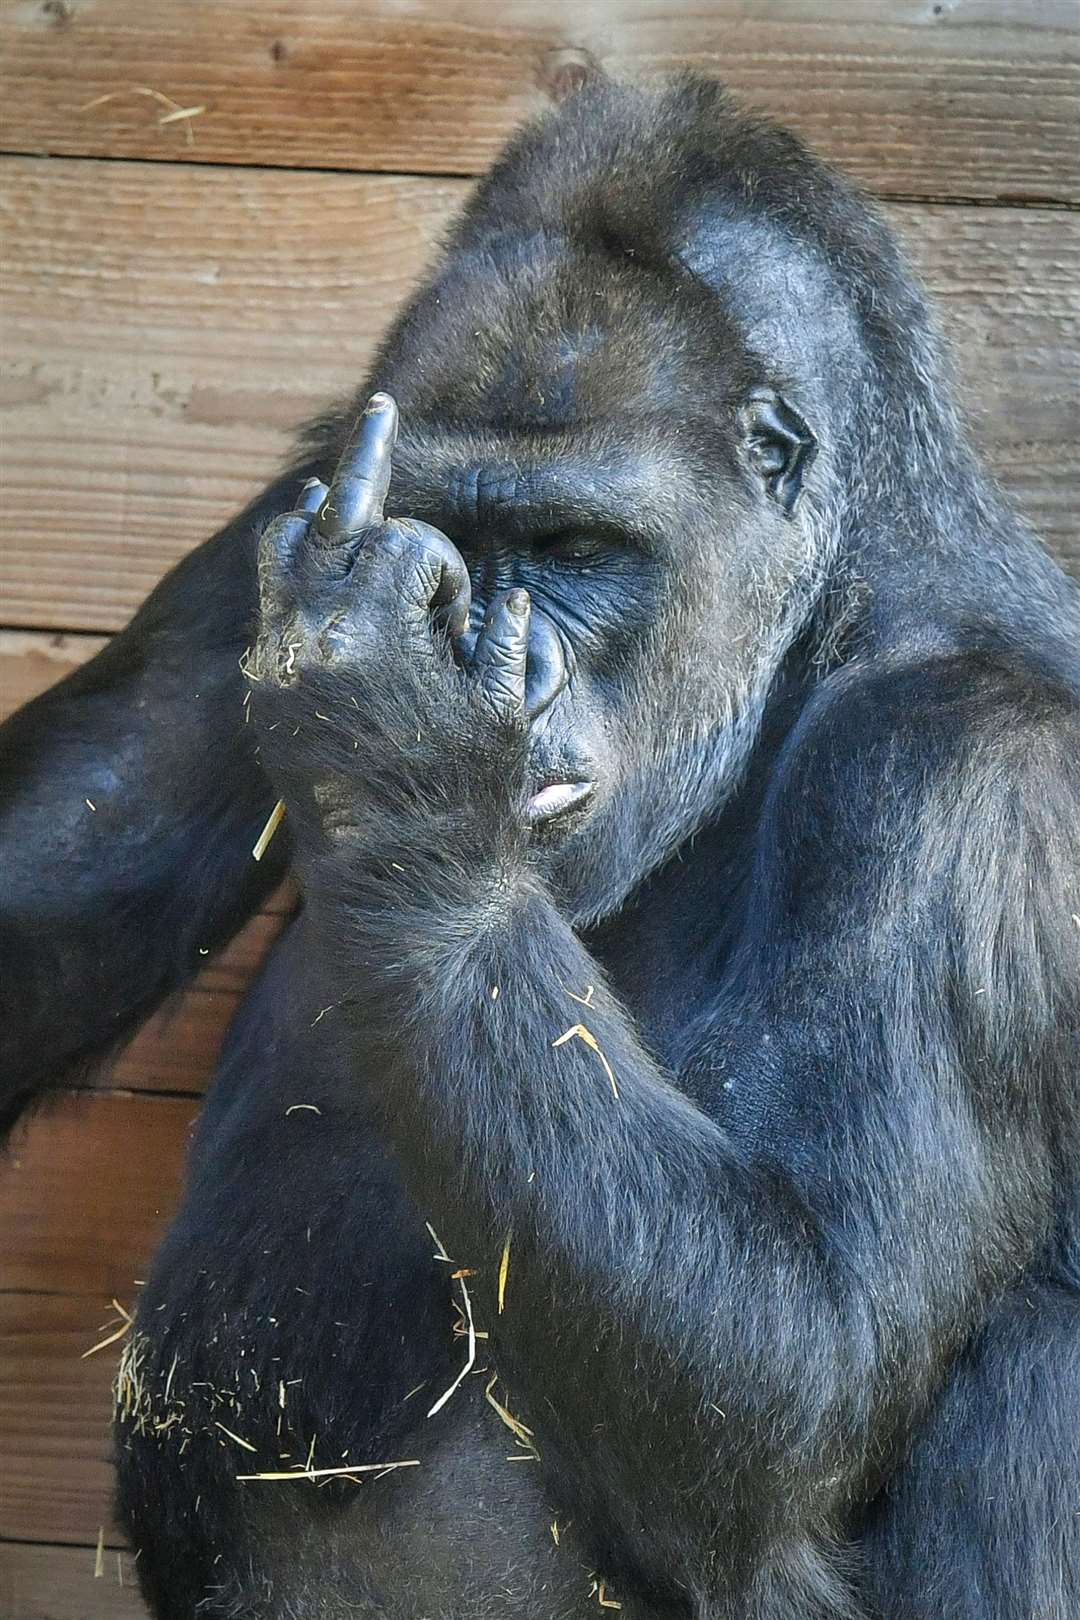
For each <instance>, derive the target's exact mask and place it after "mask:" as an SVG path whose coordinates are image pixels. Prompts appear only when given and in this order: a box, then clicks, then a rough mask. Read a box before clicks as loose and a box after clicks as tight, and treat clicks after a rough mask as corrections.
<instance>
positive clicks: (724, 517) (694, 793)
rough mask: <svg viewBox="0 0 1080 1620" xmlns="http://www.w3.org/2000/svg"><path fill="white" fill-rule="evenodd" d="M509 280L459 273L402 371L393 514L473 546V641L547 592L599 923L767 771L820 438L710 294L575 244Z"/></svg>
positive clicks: (576, 846)
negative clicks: (515, 594) (495, 612)
mask: <svg viewBox="0 0 1080 1620" xmlns="http://www.w3.org/2000/svg"><path fill="white" fill-rule="evenodd" d="M517 246H518V247H520V244H518V245H517ZM522 262H524V263H525V264H526V268H525V269H522V268H521V263H522ZM498 268H499V272H500V273H499V274H495V272H494V271H493V270H492V266H491V265H490V264H488V265H487V266H486V268H485V279H484V280H483V282H482V287H483V296H482V297H479V298H478V297H477V294H476V283H475V282H474V284H473V286H472V287H471V288H470V287H469V286H468V285H467V284H466V282H465V281H463V279H462V277H461V272H460V265H458V264H455V263H453V262H452V268H451V271H450V272H448V273H447V274H445V275H444V276H443V278H442V280H441V281H439V282H437V283H436V285H435V286H434V287H433V288H432V289H431V290H430V291H429V292H428V293H426V294H425V295H424V296H423V297H422V298H421V299H420V300H419V301H418V302H417V304H416V305H414V306H413V308H412V309H411V310H410V311H408V312H407V313H406V315H405V317H404V318H403V320H402V322H401V323H400V325H399V328H398V330H397V332H396V334H395V336H394V338H393V339H392V341H391V343H390V345H389V346H388V348H387V350H386V352H385V354H384V356H383V360H382V363H381V364H380V366H379V369H378V372H377V374H376V381H377V383H378V385H379V386H380V387H383V388H385V389H387V390H388V391H389V392H391V393H393V394H394V395H395V397H396V398H397V400H398V403H399V406H400V409H401V436H400V438H399V441H398V447H397V451H396V454H395V458H394V477H393V482H392V485H391V490H390V498H389V500H388V503H387V511H388V513H389V514H391V515H394V514H398V515H409V516H412V517H416V518H421V519H423V520H425V521H427V522H429V523H432V524H434V525H435V526H436V527H437V528H439V529H441V530H442V531H443V532H444V533H445V534H447V535H448V536H449V537H450V539H451V540H453V542H454V544H455V545H456V546H457V547H458V549H459V550H460V551H461V553H462V555H463V556H464V558H465V561H466V563H467V565H468V568H469V573H470V576H471V581H472V590H473V606H472V617H471V629H472V631H473V633H475V630H476V628H477V627H478V626H479V624H480V623H481V621H482V619H483V616H484V613H485V611H486V610H487V608H488V606H489V605H490V604H491V602H492V599H493V598H494V597H495V596H496V595H497V593H499V592H502V591H505V590H507V589H508V588H510V587H511V586H522V587H524V588H525V589H526V590H527V591H528V592H529V595H530V597H531V599H532V625H533V629H532V637H531V641H530V667H529V693H528V706H529V711H530V717H531V726H530V736H531V775H532V781H531V783H530V789H529V790H530V794H531V800H530V812H531V816H532V818H533V820H534V837H535V839H536V842H537V845H538V847H539V848H540V849H542V850H543V853H544V861H545V866H546V871H547V875H548V877H549V880H550V881H551V882H552V883H553V885H554V886H555V888H556V891H557V893H558V895H559V898H560V900H561V901H562V903H563V904H564V905H565V906H566V908H567V909H568V911H569V913H570V914H571V915H572V916H574V918H575V919H576V920H577V921H579V922H585V921H592V920H595V919H597V918H598V917H600V916H602V915H604V914H605V913H607V912H609V911H610V910H612V909H613V908H614V907H616V906H617V905H618V904H619V903H620V902H621V901H622V900H623V899H624V898H625V896H626V895H627V893H628V892H629V891H630V890H631V889H632V888H633V887H634V886H635V884H636V883H637V882H639V881H640V879H641V878H642V877H643V876H644V875H645V874H646V873H647V872H648V871H650V870H651V869H653V868H654V867H655V866H656V865H657V864H658V863H659V862H660V861H662V860H663V859H664V858H665V857H667V856H668V855H669V854H670V853H671V852H672V851H673V850H674V849H675V848H677V847H678V845H679V844H680V843H681V842H682V841H683V840H684V839H685V838H686V837H687V836H688V835H689V834H690V833H692V832H693V831H694V830H695V829H696V828H697V827H698V826H700V825H701V823H702V821H703V820H704V819H705V817H706V816H707V815H709V814H710V813H711V812H713V811H715V810H716V808H717V806H718V805H719V804H720V803H721V802H722V801H723V798H724V796H725V793H726V792H728V791H729V790H730V787H731V785H732V783H733V781H734V779H735V777H736V775H737V773H738V771H739V769H740V767H741V765H742V764H743V762H744V760H745V757H746V753H747V751H748V748H749V745H750V743H751V742H752V740H753V736H754V733H755V730H756V726H757V722H758V720H759V718H760V710H761V705H762V702H763V700H764V694H765V689H766V687H767V685H768V683H769V681H770V680H771V678H772V676H773V675H774V674H775V671H776V667H777V665H778V663H779V661H780V658H781V657H782V655H783V652H784V650H785V648H786V646H787V644H788V642H789V641H790V637H791V634H792V633H793V629H794V628H796V627H797V621H799V620H801V618H802V617H803V616H804V608H803V606H802V604H803V602H804V600H805V598H806V597H807V595H808V590H809V584H810V578H811V575H812V574H813V572H814V562H815V557H814V547H813V545H812V543H811V539H810V531H809V528H808V526H807V525H806V524H805V523H804V522H803V521H802V518H801V513H800V511H799V509H798V497H799V494H800V491H801V487H802V482H803V478H804V475H805V473H806V472H807V470H808V469H809V467H810V465H811V463H812V461H813V458H814V453H815V449H816V445H815V441H814V439H813V436H812V434H811V432H810V429H809V428H808V426H807V424H806V422H805V421H804V420H803V419H802V417H801V416H800V415H799V413H798V412H797V411H796V410H795V409H794V408H793V407H792V406H791V405H790V404H789V403H788V402H787V401H786V400H785V398H784V397H783V396H782V394H781V392H780V390H779V389H778V388H776V387H775V386H773V385H772V384H771V383H770V382H769V381H768V380H767V379H765V378H763V377H762V376H761V374H760V369H761V368H760V367H755V366H754V365H752V364H751V363H750V362H748V360H747V358H746V356H745V354H744V352H743V350H742V348H741V346H740V344H739V342H738V339H737V334H735V333H734V332H732V331H730V330H724V331H721V332H719V333H718V332H717V313H716V306H715V301H712V300H710V301H709V305H708V310H707V315H708V321H709V326H710V330H709V332H708V333H707V335H706V334H703V333H702V332H701V331H700V330H699V328H700V324H701V320H702V312H701V310H700V308H699V304H698V300H697V296H696V289H693V288H691V289H683V290H682V299H681V302H677V301H676V300H674V299H672V297H671V294H670V288H667V287H665V286H664V285H663V284H659V283H658V282H657V279H656V278H654V277H651V276H649V275H648V274H647V273H644V272H638V271H635V270H631V273H630V275H629V276H627V275H626V273H625V271H624V272H622V274H621V275H619V276H616V275H612V274H605V273H603V272H602V271H601V273H599V274H598V273H597V268H596V266H595V265H593V264H592V263H591V262H590V263H586V264H584V265H582V264H580V263H577V264H575V263H574V262H573V258H572V255H570V254H569V253H568V252H566V251H565V249H564V250H563V251H562V252H560V253H559V254H556V255H553V256H552V257H551V258H550V259H549V260H548V261H546V263H544V264H541V265H538V264H537V260H536V258H535V256H531V257H528V258H527V259H526V260H525V261H519V259H518V258H517V257H516V255H515V257H514V263H513V264H512V265H510V266H508V267H507V266H500V267H498ZM448 283H449V284H448ZM447 311H450V312H451V313H450V314H449V315H448V314H447ZM721 357H722V358H721Z"/></svg>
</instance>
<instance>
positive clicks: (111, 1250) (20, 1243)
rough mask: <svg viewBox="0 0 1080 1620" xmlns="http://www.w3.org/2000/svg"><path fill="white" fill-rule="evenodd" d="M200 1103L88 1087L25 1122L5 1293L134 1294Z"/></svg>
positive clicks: (3, 1199)
mask: <svg viewBox="0 0 1080 1620" xmlns="http://www.w3.org/2000/svg"><path fill="white" fill-rule="evenodd" d="M197 1106H198V1104H197V1101H196V1100H195V1099H191V1098H187V1097H154V1096H145V1095H140V1094H138V1093H133V1092H125V1091H102V1092H94V1091H83V1092H80V1093H77V1094H64V1095H62V1096H60V1097H58V1098H57V1099H56V1101H55V1103H54V1104H53V1105H52V1107H51V1108H50V1109H49V1110H47V1111H46V1112H44V1113H42V1114H40V1115H38V1116H37V1117H36V1118H34V1119H31V1120H30V1121H29V1122H28V1123H26V1124H25V1125H22V1126H20V1127H18V1128H17V1130H16V1133H15V1136H14V1137H13V1139H12V1141H11V1144H10V1147H9V1150H8V1153H7V1157H6V1159H5V1163H4V1166H3V1172H2V1174H0V1232H2V1233H3V1234H4V1239H3V1243H2V1244H0V1294H2V1293H4V1292H6V1291H8V1290H23V1291H29V1292H31V1293H33V1292H38V1291H42V1290H44V1291H46V1292H50V1293H64V1294H83V1295H89V1296H91V1297H92V1298H98V1297H100V1298H102V1299H109V1298H110V1297H111V1296H112V1295H115V1296H116V1298H117V1299H119V1300H120V1302H121V1303H122V1304H123V1303H124V1302H126V1301H127V1300H129V1299H130V1297H131V1291H132V1288H133V1286H134V1280H135V1278H137V1277H142V1276H145V1274H146V1270H145V1268H146V1266H147V1265H148V1264H149V1261H150V1257H151V1256H152V1254H153V1252H154V1248H155V1246H156V1243H157V1240H158V1237H159V1235H160V1232H161V1229H162V1226H163V1225H164V1222H165V1221H166V1219H167V1218H168V1216H169V1215H170V1214H171V1213H172V1210H173V1208H174V1206H175V1203H176V1198H177V1195H178V1192H179V1188H180V1182H181V1176H182V1173H183V1165H184V1157H185V1154H186V1152H187V1145H188V1137H189V1132H190V1127H191V1125H192V1122H193V1120H194V1118H195V1114H196V1111H197ZM0 1472H2V1470H0Z"/></svg>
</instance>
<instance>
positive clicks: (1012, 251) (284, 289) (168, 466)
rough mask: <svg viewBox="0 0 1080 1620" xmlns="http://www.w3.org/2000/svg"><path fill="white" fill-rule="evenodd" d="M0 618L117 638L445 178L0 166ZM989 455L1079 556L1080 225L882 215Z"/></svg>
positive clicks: (286, 408)
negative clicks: (924, 283)
mask: <svg viewBox="0 0 1080 1620" xmlns="http://www.w3.org/2000/svg"><path fill="white" fill-rule="evenodd" d="M0 169H2V179H3V182H4V189H5V196H6V216H7V230H6V233H5V251H6V255H7V260H8V263H7V269H6V274H5V275H4V278H3V288H2V294H3V300H4V307H3V316H4V319H3V325H4V331H5V347H6V359H7V370H8V380H7V383H6V395H5V397H6V402H7V409H6V410H5V411H4V416H3V420H4V433H3V457H4V482H5V521H6V525H7V539H6V544H5V547H4V548H3V554H2V556H0V599H2V600H3V601H4V603H5V608H4V613H5V616H6V617H7V619H8V622H9V623H14V624H18V625H25V626H30V625H36V624H37V625H46V626H50V625H56V624H61V625H65V626H69V627H76V628H77V627H83V628H87V629H98V630H102V629H110V628H114V627H116V626H118V625H120V624H121V623H123V622H124V620H125V619H126V618H127V616H128V615H129V614H130V613H131V612H132V610H133V609H134V608H135V607H136V606H137V604H138V603H139V601H140V600H141V599H142V597H143V596H144V595H145V594H146V592H147V591H148V590H149V589H150V587H151V586H152V585H153V584H154V583H155V582H156V580H157V579H158V578H159V576H160V575H161V573H162V572H163V571H164V570H165V569H166V568H167V567H168V566H169V565H170V564H171V563H172V562H174V561H176V560H177V559H178V558H179V557H180V556H181V555H182V554H183V553H184V552H185V551H186V550H187V549H189V548H190V547H191V546H192V545H194V544H196V543H197V542H198V541H199V540H201V539H203V538H204V537H205V536H206V535H207V534H209V533H210V532H211V531H212V530H213V529H214V527H215V526H217V525H218V524H219V523H220V522H221V521H223V520H224V519H225V518H226V517H227V516H228V515H229V513H230V512H231V511H233V510H235V509H236V507H237V506H239V505H240V504H241V502H242V501H244V500H245V499H246V498H247V497H248V496H249V495H251V494H252V493H253V492H254V491H255V489H256V488H257V487H258V486H259V484H260V483H261V482H262V481H263V480H265V479H266V478H267V477H268V476H269V475H270V474H271V473H272V472H273V470H274V468H275V466H276V465H277V464H278V463H279V461H280V459H281V458H282V456H283V455H284V453H285V450H286V447H287V445H288V443H289V441H290V433H289V431H288V429H289V425H290V424H292V423H294V422H296V421H299V420H300V419H302V418H303V417H304V416H305V415H310V414H312V413H314V412H315V411H316V410H317V409H318V408H319V406H320V405H322V404H324V403H325V402H326V401H327V399H329V398H331V397H334V396H335V395H340V394H342V393H344V392H346V391H348V390H351V389H352V387H354V386H355V384H356V382H357V380H358V379H359V378H360V377H361V375H362V373H363V371H364V367H365V365H366V363H367V361H368V359H369V357H370V354H371V352H372V348H373V346H374V343H375V341H376V339H377V337H378V335H379V333H380V332H381V330H382V328H383V327H384V326H385V324H386V322H387V321H388V320H389V318H390V315H391V313H392V312H393V310H394V309H395V307H396V306H397V304H398V303H399V301H400V299H401V297H402V295H403V293H404V292H405V291H406V290H407V289H408V287H409V286H410V285H411V284H412V283H413V282H414V281H415V279H416V277H417V276H418V274H419V273H420V271H421V268H422V266H423V264H424V263H425V261H428V260H430V258H431V257H432V256H433V252H434V243H435V239H436V237H437V235H438V232H439V230H440V228H441V227H442V226H443V225H444V224H445V221H446V219H447V217H448V215H449V213H450V212H451V211H452V209H453V208H454V207H455V206H456V205H457V204H458V203H459V201H460V200H461V198H462V196H463V194H464V187H463V185H462V183H461V182H451V181H446V182H443V181H432V180H422V179H412V178H407V179H383V178H365V179H356V178H353V177H349V176H342V175H330V174H323V175H310V174H307V175H300V174H295V173H292V172H289V171H276V172H275V171H266V172H259V171H255V170H247V171H245V170H234V169H209V168H206V169H194V168H182V167H180V166H157V167H155V166H152V165H148V164H143V163H98V162H76V161H71V160H64V159H55V160H53V161H51V162H49V163H45V164H42V163H39V162H36V161H34V160H24V159H10V160H8V161H7V162H6V163H4V164H3V165H2V166H0ZM891 214H892V217H893V218H894V220H896V221H897V223H898V224H899V225H900V227H901V229H902V230H903V232H904V234H905V236H906V237H907V238H908V239H909V241H910V243H911V245H912V247H913V249H914V251H915V253H916V256H917V258H918V259H919V260H920V262H921V264H922V268H923V272H924V274H925V275H926V277H927V279H928V281H929V283H930V286H931V288H932V289H933V291H934V292H935V293H936V294H937V295H938V297H939V299H940V301H941V306H942V310H943V314H944V316H945V319H946V324H947V326H948V328H949V329H950V331H951V334H952V336H953V338H954V340H955V342H956V348H957V360H958V365H959V370H960V375H961V379H962V383H963V394H964V397H965V398H966V399H967V400H968V401H969V402H970V403H971V404H972V406H973V407H974V411H975V414H976V417H977V419H978V422H979V428H980V438H981V440H982V443H983V444H984V446H985V448H986V451H987V453H988V456H989V460H990V462H991V464H992V465H993V466H994V467H996V468H997V469H998V470H999V472H1000V473H1001V475H1002V477H1003V479H1004V481H1005V483H1006V485H1007V486H1009V487H1012V488H1013V489H1014V490H1015V491H1016V492H1017V493H1018V495H1019V497H1020V500H1021V504H1022V505H1023V506H1024V508H1025V509H1026V510H1027V511H1028V513H1029V514H1030V516H1031V517H1032V519H1033V521H1034V522H1035V523H1036V525H1037V526H1039V527H1040V528H1041V530H1042V532H1043V533H1044V534H1045V536H1046V538H1047V539H1048V540H1049V541H1050V542H1051V543H1052V544H1053V545H1055V546H1056V547H1057V548H1058V550H1059V552H1060V553H1061V554H1063V555H1071V556H1072V557H1074V558H1075V557H1077V554H1078V552H1077V539H1076V530H1075V521H1076V519H1075V513H1076V509H1077V504H1078V503H1077V479H1078V473H1077V451H1076V437H1077V436H1076V433H1075V426H1076V416H1075V413H1076V403H1077V385H1076V376H1077V365H1076V362H1077V348H1078V337H1077V325H1078V318H1077V317H1078V304H1080V218H1077V217H1076V216H1073V215H1067V214H1063V213H1060V212H1057V211H1054V210H1049V209H1009V208H978V209H975V208H972V209H956V208H935V207H932V206H923V205H920V206H903V205H901V206H894V207H893V208H892V210H891Z"/></svg>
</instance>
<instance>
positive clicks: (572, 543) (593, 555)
mask: <svg viewBox="0 0 1080 1620" xmlns="http://www.w3.org/2000/svg"><path fill="white" fill-rule="evenodd" d="M612 544H613V542H612V537H611V536H610V535H608V534H600V533H597V532H595V531H593V532H589V531H585V530H580V529H565V530H562V531H561V532H560V533H558V534H544V535H539V536H538V537H537V538H536V540H534V542H533V545H534V547H535V550H536V553H537V555H538V556H539V557H541V558H543V559H544V560H545V561H547V560H548V559H550V560H551V561H553V562H569V563H586V562H595V561H596V559H597V558H598V557H602V556H604V555H606V554H607V553H609V552H610V551H611V549H612Z"/></svg>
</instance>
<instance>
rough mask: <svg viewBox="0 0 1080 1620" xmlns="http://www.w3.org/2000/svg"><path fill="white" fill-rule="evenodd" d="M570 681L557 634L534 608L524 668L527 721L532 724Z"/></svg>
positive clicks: (542, 614)
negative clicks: (527, 654) (526, 661)
mask: <svg viewBox="0 0 1080 1620" xmlns="http://www.w3.org/2000/svg"><path fill="white" fill-rule="evenodd" d="M569 678H570V672H569V670H568V669H567V667H566V658H565V656H564V654H563V646H562V642H561V641H560V639H559V634H558V631H557V630H556V629H555V626H554V625H553V624H552V622H551V620H550V619H549V618H548V617H547V615H546V614H545V613H541V612H540V611H539V609H538V608H537V607H536V606H535V605H534V607H533V611H532V624H531V626H530V630H529V657H528V663H527V664H526V666H525V712H526V714H527V715H528V717H529V719H530V720H535V719H536V717H537V716H538V715H540V714H543V712H544V710H545V709H547V708H549V707H550V705H551V704H552V703H554V701H555V699H556V698H557V697H558V695H559V693H560V692H561V691H562V690H563V688H564V687H565V686H566V683H567V681H568V680H569Z"/></svg>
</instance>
